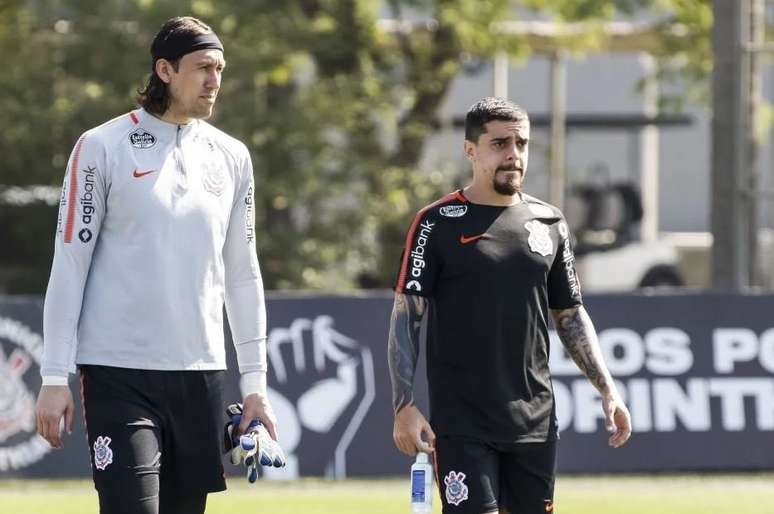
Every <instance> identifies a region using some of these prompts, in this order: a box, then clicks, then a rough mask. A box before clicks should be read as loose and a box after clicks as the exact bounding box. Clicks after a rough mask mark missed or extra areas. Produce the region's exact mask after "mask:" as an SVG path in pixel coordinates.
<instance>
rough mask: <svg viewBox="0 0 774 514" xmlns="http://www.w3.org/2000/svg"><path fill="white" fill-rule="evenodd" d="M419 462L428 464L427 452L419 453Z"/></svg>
mask: <svg viewBox="0 0 774 514" xmlns="http://www.w3.org/2000/svg"><path fill="white" fill-rule="evenodd" d="M417 462H418V463H419V464H427V454H426V453H425V452H419V453H417Z"/></svg>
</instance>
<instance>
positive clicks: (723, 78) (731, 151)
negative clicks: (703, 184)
mask: <svg viewBox="0 0 774 514" xmlns="http://www.w3.org/2000/svg"><path fill="white" fill-rule="evenodd" d="M747 1H748V0H740V1H728V0H713V12H714V19H715V23H714V24H713V27H712V47H713V52H714V56H715V65H714V68H713V72H712V101H713V116H712V144H711V145H710V146H711V150H712V192H711V195H712V197H711V199H710V200H711V206H712V208H711V222H712V234H713V239H714V244H713V246H712V285H713V286H714V287H715V288H721V289H740V288H742V287H745V286H747V284H748V278H749V269H748V264H749V255H748V252H749V241H748V239H749V233H748V231H747V229H746V228H745V227H746V222H747V221H748V220H747V219H746V218H747V216H746V215H745V209H743V208H742V207H743V206H742V199H743V195H742V194H740V193H741V191H740V190H741V188H740V186H741V185H742V183H743V182H742V181H741V180H740V178H741V173H742V170H743V169H744V166H743V164H744V157H743V149H744V148H745V146H746V137H745V136H744V133H745V127H746V126H747V125H746V123H745V120H744V118H745V110H744V109H743V108H742V106H743V105H744V101H743V96H744V88H743V87H742V84H743V80H742V75H743V73H744V72H745V70H746V66H745V65H744V63H743V59H742V57H743V56H744V55H745V54H746V52H744V51H743V50H742V42H743V37H744V31H743V25H744V24H743V20H745V19H746V18H745V16H743V12H744V11H746V9H745V6H746V4H747Z"/></svg>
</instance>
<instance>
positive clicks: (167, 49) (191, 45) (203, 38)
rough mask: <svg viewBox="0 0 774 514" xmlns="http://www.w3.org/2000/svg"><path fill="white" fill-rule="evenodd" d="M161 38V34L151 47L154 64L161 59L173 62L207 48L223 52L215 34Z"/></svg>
mask: <svg viewBox="0 0 774 514" xmlns="http://www.w3.org/2000/svg"><path fill="white" fill-rule="evenodd" d="M159 36H160V34H159V35H158V36H156V38H155V39H154V40H153V44H152V45H151V56H153V62H154V63H155V62H156V61H158V60H159V59H166V60H168V61H173V60H175V59H178V58H180V57H182V56H184V55H185V54H190V53H191V52H195V51H197V50H204V49H207V48H214V49H216V50H220V51H221V52H222V51H223V44H222V43H221V42H220V39H218V36H216V35H215V33H214V32H208V33H206V34H192V33H190V32H189V33H180V32H171V33H169V34H167V35H166V36H165V37H159Z"/></svg>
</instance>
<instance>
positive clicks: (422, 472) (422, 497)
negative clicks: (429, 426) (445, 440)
mask: <svg viewBox="0 0 774 514" xmlns="http://www.w3.org/2000/svg"><path fill="white" fill-rule="evenodd" d="M431 512H433V467H432V466H431V465H430V463H429V462H428V459H427V454H426V453H423V452H419V453H417V460H416V461H415V462H414V464H412V465H411V514H430V513H431Z"/></svg>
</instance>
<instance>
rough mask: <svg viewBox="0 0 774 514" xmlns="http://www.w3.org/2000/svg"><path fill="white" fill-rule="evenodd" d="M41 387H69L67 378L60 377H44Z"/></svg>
mask: <svg viewBox="0 0 774 514" xmlns="http://www.w3.org/2000/svg"><path fill="white" fill-rule="evenodd" d="M41 385H44V386H66V385H67V377H60V376H57V375H44V376H43V383H42V384H41Z"/></svg>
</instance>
